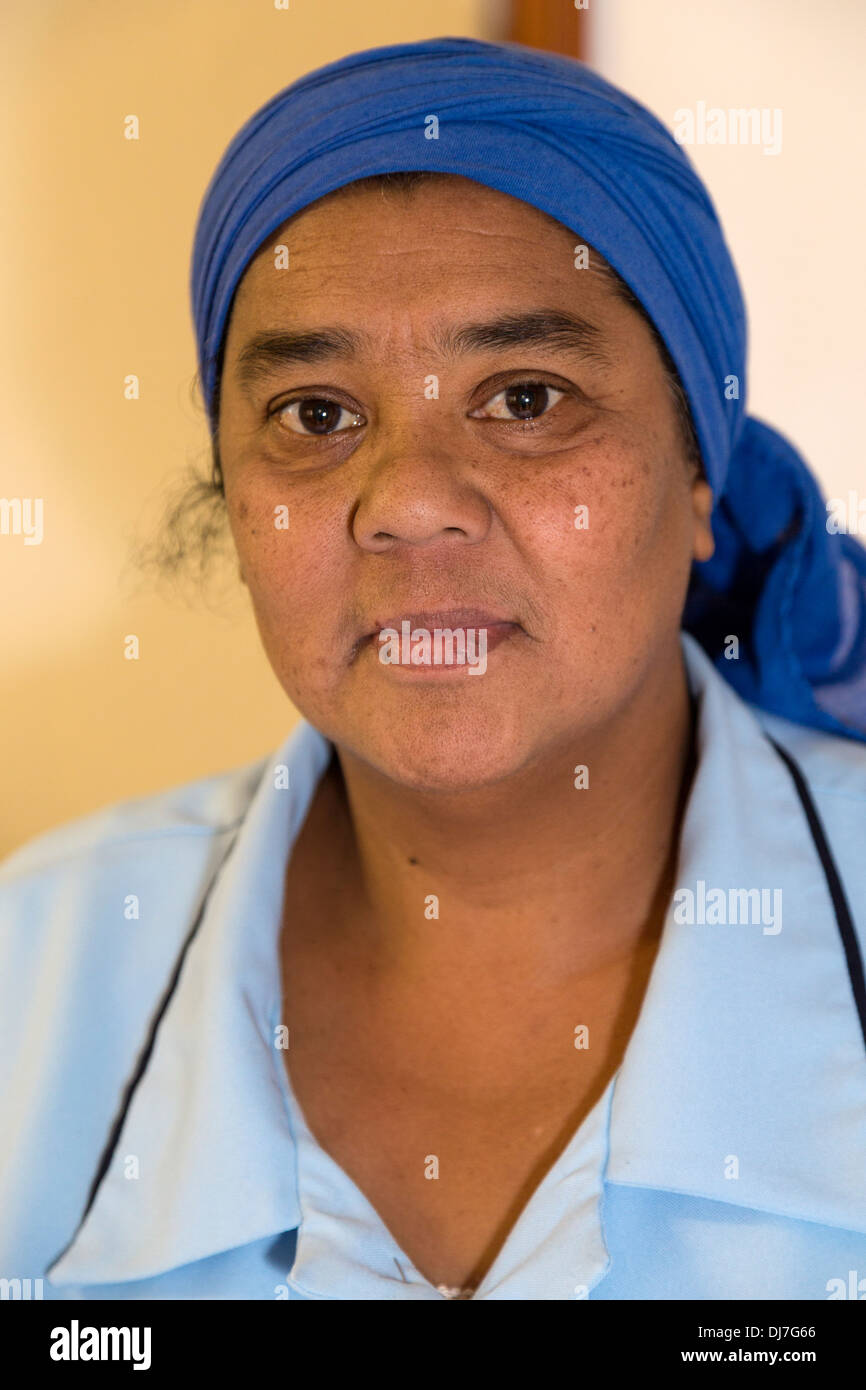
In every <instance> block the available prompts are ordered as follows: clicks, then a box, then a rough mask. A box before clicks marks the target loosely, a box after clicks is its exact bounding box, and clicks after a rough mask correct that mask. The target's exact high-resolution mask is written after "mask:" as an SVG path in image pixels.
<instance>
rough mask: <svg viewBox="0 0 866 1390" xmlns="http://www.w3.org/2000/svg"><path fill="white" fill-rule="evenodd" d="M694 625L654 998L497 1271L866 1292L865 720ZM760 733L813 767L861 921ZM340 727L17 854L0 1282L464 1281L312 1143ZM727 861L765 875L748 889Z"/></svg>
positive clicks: (282, 1288)
mask: <svg viewBox="0 0 866 1390" xmlns="http://www.w3.org/2000/svg"><path fill="white" fill-rule="evenodd" d="M682 643H683V651H684V655H685V660H686V667H687V672H688V678H689V683H690V686H691V688H692V690H693V691H694V693H695V695H696V696H697V698H698V727H697V741H698V746H697V754H698V765H697V770H696V773H695V779H694V783H693V787H692V791H691V796H690V799H689V803H688V807H687V810H686V814H685V818H684V822H683V829H682V837H681V846H680V858H679V863H678V868H677V873H676V885H677V890H678V891H677V893H676V894H675V895H674V897H673V899H672V902H671V904H670V908H669V911H668V917H667V922H666V925H665V928H664V932H663V935H662V939H661V944H660V947H659V951H658V954H657V957H656V960H655V963H654V966H653V970H652V973H651V976H650V980H649V984H648V987H647V991H646V994H645V997H644V1000H643V1004H642V1007H641V1010H640V1015H639V1018H638V1022H637V1025H636V1027H635V1029H634V1032H633V1034H632V1037H631V1039H630V1041H629V1043H628V1047H627V1049H626V1052H625V1056H624V1058H623V1061H622V1064H621V1066H620V1068H619V1071H618V1073H617V1075H616V1076H615V1077H614V1079H613V1081H612V1082H611V1084H610V1085H609V1087H608V1089H607V1091H606V1093H605V1095H604V1096H603V1097H602V1098H601V1100H600V1101H599V1102H598V1104H597V1105H596V1106H595V1107H594V1109H593V1110H592V1111H591V1113H590V1114H589V1115H588V1116H587V1117H586V1119H585V1120H584V1121H583V1123H582V1124H581V1125H580V1126H579V1128H578V1130H577V1131H576V1133H575V1134H574V1136H573V1138H572V1140H571V1142H570V1143H569V1145H568V1147H567V1148H566V1150H565V1151H564V1152H563V1153H562V1154H561V1156H560V1157H559V1159H558V1160H557V1161H556V1162H555V1163H554V1165H553V1166H552V1168H551V1169H550V1170H549V1171H548V1173H547V1175H546V1176H545V1178H544V1179H543V1180H542V1182H541V1184H540V1185H539V1187H538V1188H537V1189H536V1191H535V1192H534V1194H533V1195H532V1197H531V1198H530V1200H529V1202H528V1203H527V1205H526V1207H525V1208H524V1210H523V1212H522V1214H521V1216H520V1217H519V1219H518V1221H517V1223H516V1225H515V1226H514V1227H513V1229H512V1231H511V1233H510V1235H509V1236H508V1238H507V1240H506V1241H505V1244H504V1245H503V1247H502V1249H501V1251H500V1253H499V1255H498V1257H497V1258H496V1260H495V1262H494V1264H493V1266H492V1268H491V1269H490V1271H489V1272H488V1274H487V1276H486V1277H485V1279H484V1280H483V1282H482V1284H481V1285H480V1287H479V1289H478V1291H477V1293H476V1294H475V1297H476V1298H479V1299H568V1300H571V1299H575V1298H586V1297H588V1298H590V1299H636V1298H648V1299H678V1298H684V1299H710V1298H722V1299H731V1298H745V1299H764V1298H784V1299H827V1298H829V1297H831V1296H832V1297H860V1298H864V1297H866V1044H864V1032H863V1030H864V1026H866V1023H864V1019H863V1018H861V1016H860V1011H859V1010H858V1004H857V992H858V989H860V988H862V980H861V977H859V976H858V970H862V959H861V953H862V949H863V945H862V943H863V937H864V935H866V833H864V831H866V747H863V746H862V745H859V744H856V743H854V742H853V741H848V740H844V739H838V738H835V737H832V736H830V735H826V734H822V733H818V732H815V731H812V730H809V729H806V728H801V727H800V726H797V725H794V724H791V723H788V722H787V721H785V720H781V719H775V718H773V717H771V716H768V715H764V714H761V713H759V712H758V711H757V710H755V709H753V708H752V707H751V706H749V705H747V704H745V703H744V702H743V701H742V700H741V699H740V698H739V696H738V695H737V694H736V693H735V692H734V691H733V689H732V688H731V687H730V686H729V685H728V684H727V682H726V681H725V680H724V679H723V678H722V677H721V676H720V675H719V674H718V673H717V671H716V670H715V669H714V667H713V666H712V664H711V662H710V661H709V659H708V658H707V657H706V655H705V654H704V653H703V651H702V650H701V648H700V647H699V646H698V644H697V643H696V642H695V641H694V640H693V639H692V638H691V637H690V636H688V635H687V634H683V638H682ZM764 730H767V731H768V732H769V733H770V734H771V735H772V736H773V738H774V739H776V741H777V742H778V743H779V744H780V745H782V746H783V747H784V748H785V749H786V750H788V751H789V753H790V754H792V755H793V757H794V758H795V759H796V762H797V764H798V765H799V768H800V769H801V770H802V773H803V775H804V776H805V778H806V782H807V784H808V791H809V793H810V794H811V798H812V801H813V802H814V806H815V808H816V810H817V814H818V816H819V818H820V822H821V824H822V825H823V828H824V832H825V834H826V841H827V845H828V846H829V852H830V854H831V856H832V861H833V862H835V866H836V869H837V870H838V874H839V877H840V879H841V887H842V892H843V894H844V897H845V898H846V899H847V903H848V906H849V908H850V912H851V915H852V917H853V923H854V926H853V927H852V926H851V924H850V923H849V925H848V929H847V935H846V930H845V928H844V923H842V924H841V925H840V915H839V904H838V903H837V905H836V909H834V903H833V897H832V893H831V885H830V881H829V880H828V877H827V872H826V871H825V868H824V866H822V862H821V858H820V857H819V852H818V849H817V848H816V840H815V837H814V835H813V833H812V832H811V830H810V827H809V822H808V820H807V815H806V811H805V809H804V804H803V802H802V800H801V797H800V795H799V794H798V792H797V789H796V786H795V782H794V780H793V778H792V774H791V772H790V770H789V768H788V766H787V765H786V764H785V762H784V761H783V759H782V757H781V756H780V754H779V753H778V752H777V751H776V749H775V748H774V747H773V746H772V744H771V743H770V742H769V741H768V739H767V737H765V734H764ZM331 751H332V750H331V745H330V743H329V742H328V741H327V740H326V739H324V738H323V737H322V735H321V734H319V733H318V732H317V731H316V730H315V729H313V728H312V727H311V726H310V725H308V724H307V723H305V722H302V723H301V724H300V725H298V726H297V727H296V728H295V729H294V730H293V731H292V734H291V735H290V737H289V738H288V739H287V740H286V742H285V744H284V745H283V747H282V748H280V749H279V750H278V751H277V753H276V754H275V755H274V756H273V757H269V758H266V759H263V760H262V761H260V762H258V763H256V764H254V765H253V766H251V767H247V768H244V769H241V770H239V771H233V772H229V773H226V774H223V775H220V776H217V777H213V778H209V779H207V780H205V781H200V782H195V783H191V784H188V785H185V786H182V787H179V788H177V789H175V790H172V791H169V792H167V793H165V794H162V795H159V796H151V797H147V798H143V799H140V800H137V801H132V802H128V803H125V804H123V805H120V806H116V807H112V808H110V809H108V810H106V811H103V812H100V813H98V814H96V815H93V816H89V817H87V818H85V819H83V820H79V821H77V822H75V823H73V824H70V825H66V826H63V827H61V828H60V829H59V830H56V831H53V832H51V833H49V834H46V835H42V836H40V837H39V838H38V839H36V840H34V841H32V842H31V843H30V844H29V845H27V846H25V847H24V848H23V849H21V850H18V851H17V852H16V853H15V854H13V855H12V856H11V857H10V858H8V859H7V860H6V862H5V865H4V866H3V868H2V870H0V913H2V929H0V1020H2V1046H0V1074H2V1090H0V1123H2V1133H3V1141H2V1155H0V1163H2V1169H0V1278H2V1279H7V1280H13V1281H14V1280H15V1279H21V1280H25V1279H31V1280H35V1279H42V1281H43V1284H42V1293H43V1296H44V1297H45V1298H46V1299H47V1298H56V1299H79V1298H97V1299H99V1298H132V1299H150V1298H159V1299H161V1298H166V1299H232V1298H239V1299H275V1298H288V1299H443V1298H445V1297H447V1296H448V1295H447V1293H444V1292H442V1291H440V1290H438V1289H436V1288H435V1287H434V1286H433V1285H432V1284H431V1283H429V1281H428V1280H427V1279H426V1278H425V1277H424V1276H423V1275H422V1274H420V1273H419V1271H418V1270H417V1269H415V1268H414V1266H413V1264H412V1262H411V1260H410V1259H409V1258H408V1257H407V1256H406V1255H405V1254H404V1252H403V1251H402V1250H401V1249H400V1248H399V1246H398V1245H397V1243H396V1241H395V1240H394V1239H393V1237H392V1236H391V1234H390V1233H389V1231H388V1230H387V1229H386V1228H385V1226H384V1225H383V1223H382V1221H381V1220H380V1218H379V1217H378V1216H377V1214H376V1212H375V1211H374V1209H373V1208H372V1207H371V1205H370V1204H369V1203H368V1202H367V1200H366V1199H365V1198H364V1196H363V1195H362V1193H361V1192H360V1191H359V1189H358V1188H357V1187H356V1186H355V1184H354V1183H353V1182H352V1181H351V1180H350V1178H349V1177H348V1176H347V1174H346V1173H345V1172H343V1170H342V1169H341V1168H340V1167H339V1166H338V1165H337V1164H336V1163H335V1162H334V1161H333V1160H332V1159H331V1158H330V1157H329V1156H328V1155H327V1154H326V1153H325V1152H324V1151H323V1150H322V1149H321V1148H320V1147H319V1145H318V1144H317V1143H316V1141H315V1140H314V1139H313V1137H312V1136H311V1134H310V1133H309V1131H308V1129H307V1127H306V1125H305V1123H304V1120H303V1117H302V1115H301V1113H300V1111H299V1109H298V1105H297V1103H296V1101H295V1098H294V1097H293V1095H292V1094H291V1090H290V1086H289V1082H288V1078H287V1075H286V1069H285V1066H284V1053H283V1052H282V1051H280V1050H279V1048H278V1047H276V1046H275V1037H276V1036H277V1034H276V1030H277V1029H278V1028H279V1025H280V1024H281V1023H282V1017H281V983H280V961H279V936H280V923H281V907H282V897H283V881H284V871H285V865H286V861H287V857H288V855H289V852H290V850H291V846H292V844H293V842H294V839H295V837H296V835H297V833H298V831H299V829H300V826H301V825H302V823H303V820H304V818H305V815H306V812H307V809H308V807H309V804H310V801H311V798H312V796H313V793H314V790H315V787H316V785H317V783H318V780H319V779H320V777H321V775H322V773H323V771H324V769H325V767H326V766H327V763H328V761H329V758H330V755H331ZM286 770H287V773H288V775H287V776H286ZM286 782H288V788H286V785H285V783H286ZM580 794H581V793H580V792H576V793H575V795H580ZM587 794H589V793H587ZM831 877H832V867H831ZM701 885H703V886H701ZM680 889H689V890H690V892H691V894H692V899H691V908H692V912H691V915H692V918H696V919H697V920H691V921H684V920H682V919H683V918H684V917H685V916H686V915H687V911H688V907H689V899H688V898H687V897H686V896H685V895H684V894H682V893H680V892H679V890H680ZM731 889H733V890H751V889H756V890H765V892H764V897H763V899H761V896H760V893H758V894H757V895H755V894H752V897H751V898H749V899H748V903H749V905H750V911H751V916H750V917H749V916H748V914H747V913H746V911H745V907H744V906H743V905H742V904H745V902H746V899H745V898H737V897H736V895H735V894H731V893H730V892H729V890H731ZM714 890H721V891H720V892H716V893H715V896H713V892H714ZM777 890H778V892H779V893H780V894H781V897H780V898H779V897H777V896H776V893H777ZM834 891H836V893H837V897H838V890H834ZM732 901H738V902H740V903H741V906H740V908H739V909H738V912H739V914H740V916H747V920H745V921H742V920H741V921H736V922H735V921H733V920H731V919H732V918H733V917H734V916H736V915H737V912H735V911H734V909H733V908H732V906H731V903H732ZM712 902H715V903H716V904H717V905H718V904H719V903H720V902H722V903H723V906H724V910H722V908H721V907H718V906H717V910H716V916H719V915H721V916H722V921H721V922H718V921H716V922H713V920H712V916H713V913H712V910H711V908H710V907H709V906H708V904H710V903H712ZM756 904H760V910H759V907H758V906H756ZM777 908H778V909H779V910H778V911H777V910H776V909H777ZM136 913H137V915H135V914H136ZM842 916H844V904H843V905H842ZM702 917H703V919H704V920H701V918H702ZM707 919H709V920H707ZM858 937H859V944H858ZM858 981H860V983H858ZM861 1003H862V1000H861ZM370 1122H371V1124H373V1125H375V1123H376V1117H375V1115H371V1117H370ZM103 1155H105V1162H106V1164H107V1166H106V1168H105V1171H104V1174H103V1176H102V1177H101V1180H100V1181H99V1182H98V1184H97V1183H96V1179H97V1177H98V1175H99V1172H100V1165H101V1160H102V1159H103ZM94 1184H96V1187H95V1198H94V1200H93V1201H92V1204H91V1205H90V1206H89V1209H87V1210H86V1214H85V1209H86V1208H87V1204H88V1197H89V1194H90V1192H91V1188H92V1186H94ZM82 1216H83V1220H82ZM861 1281H862V1282H861ZM31 1287H32V1288H33V1287H35V1286H33V1285H31ZM4 1288H13V1289H14V1288H15V1286H14V1285H10V1286H4Z"/></svg>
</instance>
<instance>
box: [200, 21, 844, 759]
mask: <svg viewBox="0 0 866 1390" xmlns="http://www.w3.org/2000/svg"><path fill="white" fill-rule="evenodd" d="M431 117H435V118H436V121H435V123H434V122H433V121H431ZM434 134H435V137H436V138H430V137H431V136H433V135H434ZM410 169H433V170H438V171H439V172H441V173H447V174H461V175H463V176H464V177H466V178H471V179H474V180H476V181H477V182H478V183H482V184H485V185H487V186H488V187H491V188H495V189H498V190H499V191H500V192H503V193H507V194H510V195H511V196H512V197H515V198H520V199H522V200H523V201H524V202H526V203H529V204H531V205H533V206H534V207H537V208H538V209H540V210H541V211H542V212H546V213H548V214H549V215H550V216H552V217H555V218H556V219H557V220H558V221H560V222H562V223H563V224H564V225H565V226H566V227H568V228H569V229H570V230H572V231H573V232H574V234H575V237H576V238H577V240H578V241H580V242H586V243H588V244H589V245H591V246H593V247H595V249H596V250H597V251H598V252H600V253H601V255H602V256H604V257H605V259H606V260H607V261H608V262H609V263H610V264H611V265H612V266H613V268H614V269H615V270H616V271H617V272H618V274H619V275H620V276H621V277H622V279H623V280H624V281H625V282H626V284H627V285H628V286H629V287H630V289H631V290H632V292H633V293H634V294H635V295H636V296H637V298H638V299H639V300H640V301H641V303H642V304H643V306H644V308H645V309H646V311H647V313H648V314H649V315H650V317H651V318H652V320H653V322H654V323H655V325H656V327H657V329H658V331H659V333H660V335H661V337H662V338H663V340H664V342H665V344H666V346H667V349H668V351H669V352H670V354H671V357H672V359H673V361H674V363H675V365H676V367H677V370H678V372H679V374H680V378H681V380H682V383H683V387H684V389H685V392H686V395H687V397H688V400H689V406H690V408H691V412H692V417H693V419H694V423H695V429H696V431H697V436H698V441H699V444H700V448H701V456H702V460H703V464H704V469H705V472H706V477H707V481H708V482H709V484H710V486H711V487H712V490H713V499H714V506H713V515H712V525H713V535H714V539H715V542H716V551H715V554H714V555H713V557H712V559H710V560H708V561H706V562H703V563H700V562H696V563H695V564H694V566H693V571H692V579H691V584H690V589H689V595H688V599H687V603H686V608H685V612H684V614H683V626H684V627H685V628H686V629H687V630H688V631H690V632H691V633H692V634H693V635H694V636H695V637H696V638H697V640H698V641H700V642H701V644H702V646H703V647H704V649H705V650H706V651H707V653H708V655H709V656H710V657H711V659H712V660H713V661H714V662H715V664H716V666H717V667H718V669H719V671H720V672H721V673H722V675H723V676H725V677H726V678H727V680H728V681H729V682H730V683H731V684H732V685H733V686H734V687H735V689H737V690H738V692H739V693H740V694H741V695H742V696H743V697H744V698H745V699H747V700H750V701H752V702H753V703H755V704H756V705H758V706H760V707H762V708H764V709H766V710H767V711H769V712H770V713H773V714H777V715H781V716H783V717H785V718H788V719H791V720H794V721H795V722H797V723H800V724H805V725H809V726H811V727H814V728H817V729H822V730H825V731H827V732H830V733H836V734H843V735H847V736H849V737H851V738H855V739H862V740H864V741H866V549H864V547H863V546H862V545H861V544H860V543H859V541H858V540H857V539H856V538H855V537H854V536H852V535H850V534H847V533H845V532H839V533H831V532H830V531H828V528H827V517H828V513H827V507H826V504H825V501H824V498H823V496H822V493H821V489H820V487H819V485H818V482H817V479H816V478H815V476H814V475H813V474H812V473H811V472H810V470H809V468H808V467H807V465H806V463H805V462H804V461H803V459H802V458H801V456H800V454H799V453H798V452H797V450H796V449H795V448H794V446H793V445H792V444H791V443H790V442H788V441H787V440H786V439H785V438H784V437H783V436H782V435H781V434H780V433H779V432H778V431H776V430H774V429H772V428H771V427H770V426H769V425H767V424H765V423H763V422H761V421H759V420H757V419H755V418H754V417H752V416H749V415H747V414H746V314H745V309H744V305H743V300H742V295H741V292H740V286H739V282H738V279H737V273H736V270H735V268H734V264H733V261H732V258H731V255H730V252H729V250H728V247H727V245H726V242H725V238H724V234H723V232H722V229H721V226H720V225H719V221H718V217H717V215H716V212H715V208H714V206H713V203H712V201H711V199H710V196H709V194H708V192H707V190H706V188H705V187H704V185H703V183H702V182H701V180H700V179H699V177H698V175H697V173H696V172H695V170H694V168H693V167H692V164H691V162H690V160H689V159H688V156H687V155H686V153H685V151H684V149H683V148H682V146H680V145H679V144H677V142H676V141H675V140H674V138H673V136H672V135H671V134H670V133H669V132H668V131H667V130H666V129H665V127H664V126H663V125H662V123H661V122H660V121H659V120H658V119H657V118H656V117H655V116H654V115H652V113H651V112H649V111H648V110H646V109H645V108H644V107H643V106H641V105H640V103H639V102H637V101H635V100H634V99H633V98H632V97H629V96H628V95H626V94H625V93H624V92H621V91H620V90H619V89H618V88H616V87H614V86H613V85H612V84H610V83H609V82H607V81H605V80H604V79H603V78H602V77H600V76H599V75H598V74H597V73H594V72H593V71H592V70H591V69H589V68H587V67H586V66H585V65H584V64H582V63H580V62H578V61H576V60H575V59H571V58H566V57H563V56H562V55H559V54H552V53H547V52H541V51H539V50H535V49H531V48H526V47H524V46H522V45H520V44H513V43H490V42H486V41H484V40H479V39H469V38H440V39H430V40H424V41H421V42H418V43H406V44H394V45H390V46H388V47H384V48H376V49H370V50H367V51H365V52H362V53H355V54H351V55H349V56H348V57H346V58H343V59H341V60H340V61H338V62H335V63H330V64H328V65H327V66H325V67H322V68H319V69H318V70H317V71H315V72H312V73H310V74H308V75H307V76H305V77H303V78H301V79H300V80H299V81H297V82H294V83H293V84H292V85H291V86H289V87H287V88H286V89H285V90H284V91H282V92H280V93H278V94H277V95H276V96H275V97H273V99H272V100H271V101H269V102H268V103H267V104H266V105H265V106H263V107H262V108H261V110H260V111H258V112H257V113H256V114H255V115H253V116H252V117H251V118H250V119H249V120H248V121H247V122H246V124H245V125H244V126H243V127H242V129H241V130H240V131H239V132H238V134H237V135H236V136H235V137H234V139H233V140H232V141H231V143H230V144H229V146H228V148H227V150H226V152H225V154H224V155H223V157H222V159H221V161H220V163H219V165H218V167H217V169H216V171H215V173H214V175H213V178H212V179H211V181H210V183H209V185H208V188H207V190H206V192H205V194H204V197H203V200H202V204H201V208H200V211H199V217H198V224H197V228H196V235H195V245H194V251H193V263H192V276H191V294H192V309H193V319H194V324H195V331H196V337H197V346H198V357H199V373H200V379H201V384H202V391H203V395H204V400H205V405H206V408H207V411H208V416H209V420H210V425H211V430H212V431H213V432H215V431H216V428H217V389H216V388H217V372H218V362H219V354H220V349H221V345H222V342H223V337H224V334H225V331H226V327H227V324H228V319H229V314H230V311H231V304H232V299H233V296H234V292H235V290H236V288H237V286H238V284H239V282H240V280H241V278H242V276H243V273H244V271H245V270H246V268H247V266H248V265H249V263H250V261H251V260H252V259H253V257H254V256H255V254H256V253H257V251H259V249H260V248H261V246H262V244H263V243H264V242H265V241H266V240H267V238H268V237H270V236H271V235H272V234H273V233H274V232H275V231H276V230H277V229H278V228H279V227H281V226H282V224H283V223H284V222H286V221H287V220H288V218H290V217H292V216H293V215H294V214H295V213H297V212H300V211H301V210H302V209H303V208H305V207H307V206H309V204H310V203H312V202H315V201H316V200H317V199H318V198H321V197H323V196H324V195H325V194H326V193H330V192H332V191H333V190H334V189H336V188H339V187H342V186H343V185H345V184H348V183H352V182H354V181H355V180H356V179H360V178H365V177H367V176H369V175H372V174H383V173H391V172H395V171H398V170H410ZM731 637H736V638H737V639H738V648H737V647H735V646H734V644H732V643H731V642H730V641H729V639H730V638H731ZM734 652H736V655H734Z"/></svg>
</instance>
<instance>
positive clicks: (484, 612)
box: [367, 608, 520, 637]
mask: <svg viewBox="0 0 866 1390" xmlns="http://www.w3.org/2000/svg"><path fill="white" fill-rule="evenodd" d="M407 622H408V623H409V624H410V625H411V627H412V630H413V632H414V631H415V630H416V629H419V628H420V629H421V630H425V629H426V631H428V632H433V631H434V630H435V629H436V628H439V629H443V628H452V629H454V628H461V627H462V628H468V627H471V628H475V629H476V630H478V629H480V628H487V629H488V637H490V636H492V635H493V633H492V631H491V629H494V628H497V627H519V626H520V624H519V623H517V622H515V621H514V619H512V618H506V617H505V616H504V615H503V614H501V613H495V612H492V611H491V610H490V609H487V608H441V609H436V610H433V611H431V610H427V611H425V612H423V613H412V612H405V611H404V612H402V613H395V614H394V615H393V616H392V617H390V618H382V619H380V620H379V621H378V622H376V623H375V624H374V626H373V628H372V629H371V630H370V632H369V633H368V634H367V635H368V636H370V637H378V635H379V633H380V632H382V631H383V629H385V628H390V629H392V630H393V631H395V632H400V630H401V625H402V624H403V623H407Z"/></svg>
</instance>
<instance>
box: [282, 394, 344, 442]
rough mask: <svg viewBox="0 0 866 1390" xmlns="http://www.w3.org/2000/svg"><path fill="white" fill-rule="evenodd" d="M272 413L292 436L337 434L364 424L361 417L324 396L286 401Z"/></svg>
mask: <svg viewBox="0 0 866 1390" xmlns="http://www.w3.org/2000/svg"><path fill="white" fill-rule="evenodd" d="M273 413H274V416H275V417H276V418H277V419H278V420H279V421H280V423H281V424H283V423H284V424H285V425H286V426H287V427H288V428H289V429H290V430H291V431H292V432H293V433H294V434H307V435H310V434H312V435H326V434H338V433H341V432H342V431H343V430H347V429H356V428H357V427H358V426H359V425H363V424H364V417H363V415H358V414H356V413H355V411H352V410H347V409H346V407H345V406H342V405H340V403H339V402H338V401H331V400H328V398H327V397H326V396H303V397H302V398H301V399H300V400H297V401H287V402H286V404H285V405H281V406H278V407H277V409H276V410H275V411H274V412H273Z"/></svg>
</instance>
